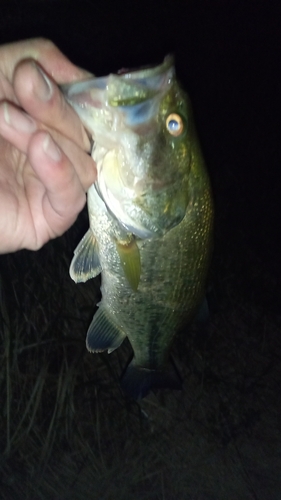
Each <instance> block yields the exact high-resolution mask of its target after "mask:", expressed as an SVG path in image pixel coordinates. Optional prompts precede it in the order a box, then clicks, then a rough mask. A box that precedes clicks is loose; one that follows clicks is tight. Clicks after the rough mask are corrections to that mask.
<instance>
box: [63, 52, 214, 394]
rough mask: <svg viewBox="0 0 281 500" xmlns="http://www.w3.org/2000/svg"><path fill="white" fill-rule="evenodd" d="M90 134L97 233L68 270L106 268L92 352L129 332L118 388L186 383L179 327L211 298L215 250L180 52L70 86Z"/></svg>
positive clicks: (78, 274) (90, 272)
mask: <svg viewBox="0 0 281 500" xmlns="http://www.w3.org/2000/svg"><path fill="white" fill-rule="evenodd" d="M63 92H64V95H65V97H66V99H67V100H68V102H69V103H70V104H71V105H72V106H73V108H74V109H75V110H76V112H77V113H78V115H79V116H80V118H81V120H82V122H83V123H84V125H85V127H86V128H87V129H88V130H89V131H90V133H91V134H92V137H93V141H94V145H93V149H92V157H93V159H94V160H95V161H96V164H97V172H98V173H97V181H96V182H95V184H93V185H92V186H91V187H90V189H89V191H88V195H87V196H88V197H87V203H88V211H89V220H90V229H89V231H88V232H87V233H86V235H85V236H84V238H83V239H82V241H81V242H80V243H79V245H78V247H77V248H76V250H75V252H74V254H75V255H74V258H73V260H72V263H71V266H70V276H71V277H72V278H73V279H74V281H76V282H84V281H86V280H88V279H90V278H93V277H95V276H97V275H98V274H99V273H102V285H101V292H102V300H101V302H100V303H99V304H98V305H99V308H98V311H97V312H96V314H95V315H94V318H93V320H92V323H91V325H90V327H89V330H88V332H87V340H86V344H87V348H88V349H89V351H91V352H100V351H108V352H109V353H110V352H112V351H113V350H114V349H116V348H117V347H119V346H120V345H121V343H122V342H123V340H124V339H125V338H126V337H128V339H129V341H130V343H131V346H132V348H133V353H134V354H133V359H132V361H131V363H130V364H129V365H128V367H127V370H126V371H125V373H124V375H123V377H122V379H121V386H122V388H123V389H124V391H125V392H126V393H128V394H129V395H130V396H132V397H133V398H136V399H138V398H141V397H144V396H145V395H146V394H148V392H149V391H150V389H152V388H160V387H163V386H167V387H171V388H179V387H180V385H181V384H180V379H179V376H178V374H177V373H176V370H175V369H174V368H173V367H172V365H171V364H170V361H169V351H170V347H171V343H172V340H173V338H174V336H175V334H176V332H177V331H178V330H179V329H180V328H181V327H182V326H183V325H184V324H185V323H187V322H190V321H191V320H192V318H193V317H194V315H195V314H196V311H197V309H198V307H199V306H200V304H201V303H202V301H203V298H204V292H205V284H206V277H207V272H208V266H209V262H210V254H211V247H212V225H213V205H212V196H211V188H210V182H209V177H208V174H207V171H206V167H205V163H204V160H203V157H202V153H201V150H200V146H199V143H198V139H197V136H196V132H195V128H194V124H193V118H192V112H191V107H190V103H189V99H188V96H187V94H186V93H185V92H184V91H183V90H182V89H181V88H180V86H179V84H178V82H177V79H176V76H175V70H174V63H173V58H172V57H170V56H168V57H167V58H165V60H164V62H163V64H161V65H159V66H156V67H150V68H143V69H140V70H137V71H128V72H124V71H122V72H121V73H120V74H111V75H109V76H107V77H104V78H91V79H89V80H86V81H83V82H77V83H73V84H70V85H65V86H64V87H63Z"/></svg>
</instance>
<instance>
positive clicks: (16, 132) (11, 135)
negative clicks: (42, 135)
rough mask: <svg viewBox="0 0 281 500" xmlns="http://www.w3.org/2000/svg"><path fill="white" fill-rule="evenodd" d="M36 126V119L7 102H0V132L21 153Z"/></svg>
mask: <svg viewBox="0 0 281 500" xmlns="http://www.w3.org/2000/svg"><path fill="white" fill-rule="evenodd" d="M37 128H38V127H37V123H36V121H35V120H33V119H32V118H31V117H30V116H28V115H27V114H26V113H24V112H23V111H21V110H20V109H18V108H17V107H16V106H13V105H12V104H9V103H7V102H2V103H1V104H0V134H1V136H2V137H3V138H4V139H6V140H7V141H9V142H10V143H11V144H13V146H15V147H16V148H18V149H19V150H20V151H22V152H23V153H26V152H27V148H28V144H29V141H30V138H31V136H32V134H33V133H34V132H35V131H36V130H37Z"/></svg>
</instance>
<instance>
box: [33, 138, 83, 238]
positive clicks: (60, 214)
mask: <svg viewBox="0 0 281 500" xmlns="http://www.w3.org/2000/svg"><path fill="white" fill-rule="evenodd" d="M28 157H29V161H30V164H31V166H32V168H33V170H34V171H35V172H36V174H37V176H38V177H39V179H40V180H41V182H42V184H43V185H44V187H45V196H44V198H43V200H42V209H43V214H44V217H45V220H46V221H47V224H48V226H49V229H50V231H49V236H50V237H54V236H58V235H60V234H62V233H63V232H64V231H65V230H66V229H68V228H69V227H70V225H71V224H72V223H73V222H74V221H75V219H76V217H77V215H78V214H79V212H80V211H81V210H82V208H83V206H84V205H85V202H86V195H85V190H84V187H83V185H82V183H81V181H80V178H79V176H78V174H77V170H76V169H75V168H74V166H73V164H72V162H71V161H70V160H69V158H68V157H67V156H66V155H65V154H64V153H63V151H62V150H61V148H59V146H58V144H56V143H55V141H54V140H53V139H52V138H51V136H50V135H49V134H48V133H46V132H41V131H40V132H38V133H37V134H35V136H33V138H32V140H31V142H30V145H29V153H28ZM29 194H30V197H31V199H36V192H35V193H29ZM33 213H34V224H35V227H36V226H38V229H39V230H40V224H42V218H41V215H40V210H36V209H35V210H33ZM37 213H38V218H37V216H36V214H37Z"/></svg>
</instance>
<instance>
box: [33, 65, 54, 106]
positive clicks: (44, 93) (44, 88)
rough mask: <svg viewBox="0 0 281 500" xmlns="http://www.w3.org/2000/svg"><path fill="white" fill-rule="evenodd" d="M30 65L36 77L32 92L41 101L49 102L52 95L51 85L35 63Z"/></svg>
mask: <svg viewBox="0 0 281 500" xmlns="http://www.w3.org/2000/svg"><path fill="white" fill-rule="evenodd" d="M32 64H33V67H34V68H35V69H36V71H37V76H38V78H37V82H36V86H35V88H34V91H35V93H36V95H37V97H38V98H39V99H40V100H41V101H49V100H50V99H51V97H52V95H53V85H52V83H51V81H50V79H49V78H48V77H47V75H46V74H45V73H44V71H43V70H42V69H41V68H40V66H38V65H37V64H36V63H32Z"/></svg>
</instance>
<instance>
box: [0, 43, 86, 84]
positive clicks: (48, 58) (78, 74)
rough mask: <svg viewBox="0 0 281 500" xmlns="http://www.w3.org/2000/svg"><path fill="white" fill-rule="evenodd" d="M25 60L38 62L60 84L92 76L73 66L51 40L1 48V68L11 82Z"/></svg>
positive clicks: (15, 44)
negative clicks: (18, 66) (15, 70)
mask: <svg viewBox="0 0 281 500" xmlns="http://www.w3.org/2000/svg"><path fill="white" fill-rule="evenodd" d="M23 59H34V60H35V61H38V62H39V63H40V64H41V66H43V67H44V69H45V70H46V71H47V73H49V75H51V76H52V78H53V79H54V80H55V81H56V82H57V83H58V84H61V83H65V82H72V81H74V80H79V79H83V78H86V77H87V76H89V74H90V73H88V72H87V71H85V70H82V69H80V68H78V67H77V66H75V65H74V64H72V63H71V62H70V61H69V59H68V58H67V57H66V56H65V55H64V54H63V53H62V52H61V51H60V50H59V49H58V48H57V47H56V45H55V44H54V43H53V42H51V40H48V39H45V38H33V39H29V40H23V41H20V42H15V43H10V44H6V45H2V46H1V47H0V68H1V69H2V72H3V73H4V75H5V76H6V78H7V79H8V80H9V81H10V82H12V80H13V74H14V69H15V67H16V65H17V64H18V63H19V62H20V61H22V60H23Z"/></svg>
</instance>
